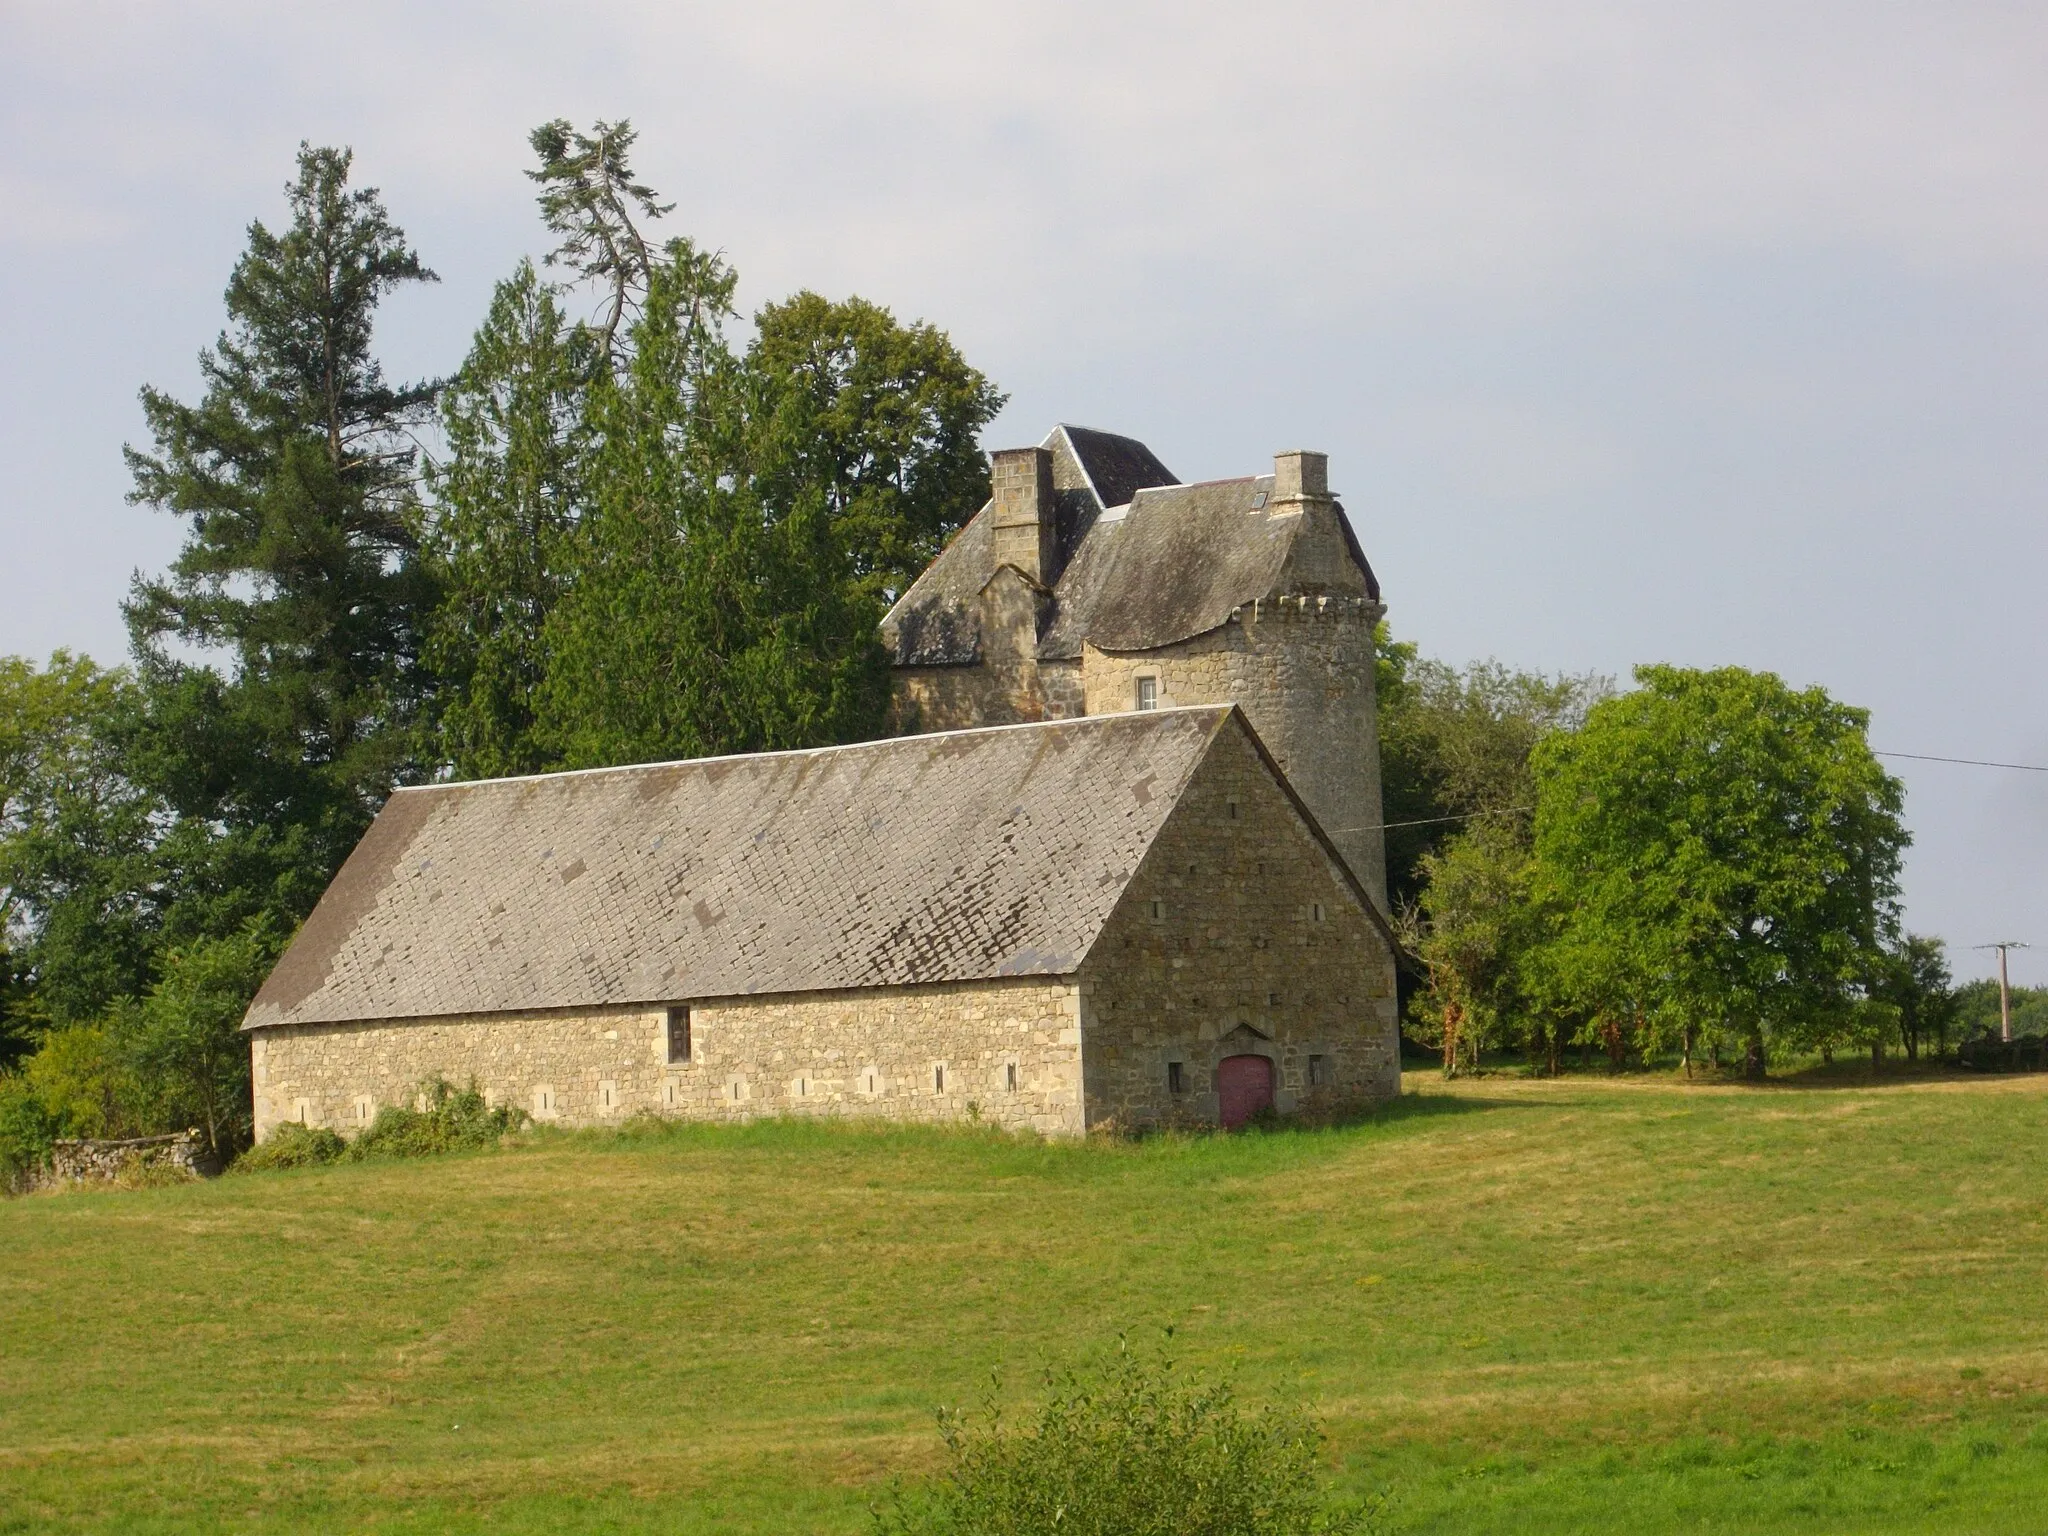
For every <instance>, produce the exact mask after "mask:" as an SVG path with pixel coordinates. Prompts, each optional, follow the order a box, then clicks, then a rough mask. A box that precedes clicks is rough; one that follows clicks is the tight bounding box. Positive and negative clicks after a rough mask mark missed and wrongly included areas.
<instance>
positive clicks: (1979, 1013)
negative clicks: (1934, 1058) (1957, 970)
mask: <svg viewBox="0 0 2048 1536" xmlns="http://www.w3.org/2000/svg"><path fill="white" fill-rule="evenodd" d="M2010 991H2011V1001H2012V1032H2013V1034H2015V1035H2048V987H2013V988H2011V989H2010ZM1999 1027H2000V1019H1999V1011H1998V982H1997V980H1996V978H1994V977H1989V976H1982V977H1979V978H1977V979H1976V980H1975V981H1966V982H1964V983H1963V984H1962V985H1961V986H1960V987H1957V988H1956V991H1955V1016H1954V1019H1953V1021H1952V1022H1951V1026H1950V1028H1951V1030H1952V1032H1953V1034H1954V1036H1955V1038H1956V1039H1958V1040H1968V1039H1970V1038H1972V1037H1974V1036H1977V1035H1993V1036H1995V1035H1997V1034H1998V1032H1999Z"/></svg>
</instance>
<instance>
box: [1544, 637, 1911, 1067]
mask: <svg viewBox="0 0 2048 1536" xmlns="http://www.w3.org/2000/svg"><path fill="white" fill-rule="evenodd" d="M1636 681H1637V683H1638V684H1639V685H1640V686H1639V688H1638V689H1637V690H1636V691H1635V692H1633V693H1628V694H1624V695H1622V696H1621V697H1619V698H1615V699H1610V700H1607V701H1605V702H1603V703H1601V704H1598V705H1596V706H1595V707H1594V708H1593V709H1592V710H1591V711H1590V712H1589V713H1588V715H1587V717H1586V721H1585V724H1584V725H1583V727H1582V728H1581V729H1580V730H1578V731H1576V732H1572V733H1558V734H1554V735H1551V736H1549V737H1546V738H1545V739H1544V740H1542V741H1541V742H1539V743H1538V745H1537V747H1536V749H1535V753H1534V755H1533V764H1534V769H1535V775H1536V781H1537V816H1536V844H1535V846H1536V856H1537V866H1536V869H1537V873H1536V893H1537V897H1538V899H1539V900H1541V901H1544V902H1546V903H1547V904H1549V905H1550V906H1551V907H1552V908H1553V910H1554V911H1555V912H1556V914H1557V919H1556V930H1555V933H1554V936H1553V938H1552V939H1551V940H1550V942H1549V944H1548V945H1547V950H1548V955H1547V966H1546V969H1547V972H1548V974H1549V976H1550V977H1551V978H1552V980H1553V984H1554V985H1555V987H1556V988H1557V990H1558V991H1559V992H1560V993H1562V994H1564V995H1566V996H1568V997H1569V998H1571V1000H1572V1001H1574V1002H1575V1003H1576V1004H1577V1005H1579V1006H1580V1007H1582V1008H1584V1009H1585V1010H1586V1011H1587V1012H1588V1013H1591V1014H1595V1015H1600V1016H1604V1017H1606V1018H1608V1019H1610V1020H1612V1019H1614V1018H1617V1017H1625V1016H1631V1015H1632V1016H1633V1017H1634V1018H1636V1019H1639V1020H1641V1021H1642V1025H1643V1027H1644V1028H1645V1029H1648V1030H1657V1029H1663V1030H1666V1031H1674V1032H1677V1033H1680V1034H1682V1035H1683V1037H1684V1038H1685V1039H1686V1040H1687V1041H1690V1040H1691V1038H1692V1034H1693V1032H1694V1031H1696V1030H1701V1029H1705V1030H1720V1029H1723V1028H1726V1029H1728V1030H1730V1031H1732V1032H1733V1033H1734V1034H1735V1035H1736V1036H1737V1038H1739V1039H1741V1040H1742V1041H1744V1042H1745V1043H1746V1045H1747V1047H1748V1053H1749V1063H1750V1069H1751V1070H1752V1071H1753V1072H1760V1071H1761V1070H1762V1067H1763V1063H1764V1060H1765V1056H1766V1052H1767V1050H1769V1049H1771V1048H1774V1047H1777V1046H1779V1045H1785V1044H1794V1043H1800V1042H1801V1041H1802V1040H1803V1039H1805V1038H1806V1034H1807V1032H1808V1031H1810V1030H1811V1029H1812V1028H1813V1027H1814V1025H1815V1023H1816V1021H1828V1020H1832V1019H1836V1018H1839V1017H1840V1015H1841V1013H1842V1012H1843V1010H1845V1009H1846V1008H1848V1006H1849V1005H1850V1004H1851V1003H1852V1002H1853V1001H1854V1000H1855V998H1856V997H1858V996H1859V995H1860V991H1861V987H1862V984H1863V982H1864V981H1865V979H1866V978H1868V977H1869V976H1870V975H1871V974H1872V973H1873V972H1874V971H1875V970H1876V969H1877V967H1878V966H1879V964H1880V963H1881V959H1882V945H1883V943H1884V942H1885V941H1886V940H1887V939H1888V938H1889V937H1890V936H1891V935H1892V934H1893V933H1895V932H1896V929H1897V905H1898V878H1899V866H1900V859H1901V855H1902V853H1903V850H1904V849H1905V847H1906V845H1907V842H1908V841H1909V839H1908V836H1907V833H1906V830H1905V828H1904V826H1903V825H1902V823H1901V821H1900V810H1901V806H1902V804H1903V791H1902V790H1901V788H1900V786H1899V783H1898V781H1897V780H1896V779H1894V778H1892V777H1891V776H1890V775H1889V774H1887V773H1886V772H1885V771H1884V770H1883V769H1882V768H1881V767H1880V766H1879V765H1878V762H1877V760H1876V758H1875V757H1873V756H1872V755H1871V752H1870V748H1869V745H1868V743H1867V742H1866V740H1865V737H1864V732H1865V728H1866V726H1867V724H1868V720H1869V717H1868V715H1867V714H1866V713H1865V712H1864V711H1862V710H1858V709H1851V708H1848V707H1847V706H1844V705H1841V704H1838V703H1836V702H1835V701H1834V700H1832V699H1830V698H1829V697H1828V696H1827V694H1826V693H1825V692H1823V691H1822V690H1821V689H1818V688H1810V689H1806V690H1803V691H1795V690H1793V689H1791V688H1788V687H1787V686H1786V685H1785V684H1784V683H1783V682H1781V681H1780V680H1779V679H1778V678H1776V677H1775V676H1772V675H1771V674H1769V673H1757V672H1748V671H1744V670H1742V669H1741V668H1736V667H1726V668H1721V669H1719V670H1716V671H1707V672H1702V671H1690V670H1686V669H1683V668H1677V667H1665V666H1651V667H1639V668H1638V669H1637V670H1636Z"/></svg>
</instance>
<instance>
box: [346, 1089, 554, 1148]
mask: <svg viewBox="0 0 2048 1536" xmlns="http://www.w3.org/2000/svg"><path fill="white" fill-rule="evenodd" d="M420 1097H421V1098H422V1099H423V1100H424V1101H425V1105H426V1107H425V1108H423V1109H406V1108H402V1107H400V1106H398V1105H392V1106H390V1107H389V1108H386V1109H381V1110H379V1111H378V1112H377V1118H376V1120H375V1121H373V1122H372V1123H371V1126H370V1128H369V1129H368V1130H367V1131H365V1132H363V1134H362V1135H360V1136H358V1137H357V1138H356V1139H355V1140H354V1141H353V1142H351V1143H350V1144H349V1148H348V1156H349V1159H350V1161H352V1162H361V1161H363V1160H364V1159H366V1158H373V1157H427V1156H431V1155H432V1154H434V1153H436V1152H462V1151H474V1150H478V1149H481V1148H484V1147H495V1146H496V1145H497V1144H498V1138H499V1137H501V1136H503V1135H504V1134H505V1133H506V1132H507V1131H511V1130H516V1129H518V1127H519V1126H520V1125H521V1124H522V1123H523V1122H524V1121H525V1119H526V1116H525V1115H524V1114H522V1113H521V1112H520V1111H518V1110H516V1109H514V1108H512V1107H511V1106H509V1105H502V1104H501V1105H499V1106H498V1107H497V1108H496V1109H493V1108H491V1106H490V1105H488V1104H486V1103H485V1102H484V1096H483V1094H482V1093H480V1092H479V1091H478V1090H477V1086H476V1084H474V1083H471V1084H470V1085H469V1086H468V1087H467V1088H461V1089H458V1088H456V1087H455V1086H454V1085H453V1084H451V1083H449V1082H448V1081H446V1080H445V1079H443V1078H435V1079H434V1080H433V1081H431V1082H429V1083H426V1084H424V1085H423V1086H422V1087H421V1089H420Z"/></svg>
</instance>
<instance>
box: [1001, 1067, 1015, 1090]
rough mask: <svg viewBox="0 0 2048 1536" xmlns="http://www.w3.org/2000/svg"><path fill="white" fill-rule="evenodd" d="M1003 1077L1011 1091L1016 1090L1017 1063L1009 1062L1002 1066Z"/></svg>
mask: <svg viewBox="0 0 2048 1536" xmlns="http://www.w3.org/2000/svg"><path fill="white" fill-rule="evenodd" d="M1003 1077H1004V1079H1005V1081H1006V1083H1007V1084H1008V1087H1009V1090H1010V1092H1012V1093H1015V1092H1016V1091H1017V1063H1015V1062H1014V1061H1013V1062H1011V1063H1010V1064H1009V1065H1008V1066H1006V1067H1004V1068H1003Z"/></svg>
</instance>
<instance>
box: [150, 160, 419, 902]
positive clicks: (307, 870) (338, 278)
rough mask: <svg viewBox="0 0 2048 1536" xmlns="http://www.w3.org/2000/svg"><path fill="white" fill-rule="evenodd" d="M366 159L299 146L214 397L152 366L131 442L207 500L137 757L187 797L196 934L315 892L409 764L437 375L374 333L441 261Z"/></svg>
mask: <svg viewBox="0 0 2048 1536" xmlns="http://www.w3.org/2000/svg"><path fill="white" fill-rule="evenodd" d="M349 170H350V155H349V152H348V151H346V150H337V149H315V148H312V147H309V146H301V148H300V151H299V160H298V176H297V179H296V180H295V181H294V182H293V184H292V185H291V186H290V187H288V188H287V193H286V195H287V198H288V200H289V203H290V209H291V221H290V224H289V226H288V227H287V228H286V229H285V230H284V231H283V232H282V233H273V232H272V231H270V230H269V229H267V228H266V227H265V226H264V225H263V224H261V223H254V224H252V225H251V226H250V229H249V243H248V249H247V250H246V252H245V253H244V254H243V256H242V258H241V259H240V261H238V262H237V263H236V266H235V270H234V274H233V276H232V277H231V279H230V280H229V283H228V289H227V295H226V302H227V310H228V320H229V328H228V330H227V331H226V332H225V333H224V334H223V335H222V336H221V337H220V339H219V341H218V342H217V343H216V344H215V345H214V346H213V347H212V348H210V349H209V350H207V351H205V352H203V353H202V354H201V356H200V369H201V373H202V376H203V378H204V380H205V386H206V387H205V393H204V395H203V397H202V398H201V400H200V401H199V403H198V404H196V405H187V404H184V403H182V402H180V401H177V400H175V399H173V398H171V397H170V396H169V395H167V394H165V393H163V392H162V391H159V390H155V389H145V390H144V391H143V392H142V403H143V413H144V416H145V418H146V419H147V421H148V424H149V429H150V433H151V436H152V438H153V439H154V450H153V451H152V452H149V453H144V452H140V451H137V450H135V449H129V450H127V458H128V464H129V467H130V469H131V471H132V472H133V475H134V480H135V488H134V491H133V493H132V496H131V499H132V500H134V501H137V502H144V503H147V504H149V505H151V506H154V507H158V508H160V509H162V510H165V511H168V512H171V513H173V514H174V515H176V516H178V517H180V518H183V519H185V520H186V522H187V533H186V539H185V543H184V546H183V548H182V549H181V550H180V551H179V554H178V556H177V559H176V560H175V561H174V562H173V564H172V567H171V570H170V572H169V573H168V575H167V576H165V577H162V578H150V579H144V578H138V579H137V581H136V583H135V587H134V591H133V594H132V596H131V598H130V600H129V602H128V604H127V615H128V622H129V629H130V632H131V635H132V637H133V641H134V645H135V649H136V654H137V656H138V658H140V661H141V664H142V668H143V676H144V682H145V684H146V685H147V700H148V708H147V711H146V717H145V719H144V720H143V721H142V722H141V724H140V727H139V729H138V730H137V731H136V732H135V733H134V736H133V740H132V748H133V750H132V751H131V753H130V756H129V762H128V767H129V771H130V773H131V776H132V777H134V778H135V779H136V780H137V781H139V782H141V783H143V784H145V785H147V786H148V787H149V788H151V789H152V790H153V791H154V792H156V793H157V794H159V795H160V796H161V797H162V798H163V799H164V800H165V801H166V802H167V803H168V804H169V806H170V807H171V809H172V810H173V811H174V812H175V813H176V814H177V816H178V818H179V822H180V825H179V827H178V828H177V829H176V831H175V832H174V833H173V834H172V836H171V838H170V839H169V840H168V841H169V842H170V843H171V844H172V862H173V863H174V864H175V866H176V867H177V868H178V869H179V870H180V871H182V872H184V880H185V883H186V887H187V888H186V889H185V890H184V891H181V892H178V893H176V895H177V899H184V898H186V897H188V896H189V897H190V898H191V899H193V900H194V901H196V902H197V903H198V906H199V912H198V914H197V915H196V916H195V919H194V920H193V921H192V922H191V923H189V924H187V925H186V932H187V933H188V934H198V933H211V934H220V933H225V932H230V931H232V930H233V929H234V928H236V927H238V926H239V925H240V923H241V922H242V921H243V920H244V919H246V918H248V917H249V916H252V915H255V914H257V913H265V912H267V913H272V914H274V915H276V916H277V917H278V918H279V919H280V920H281V921H284V922H287V923H288V922H289V921H292V920H295V919H296V918H298V917H300V916H302V915H303V914H304V912H305V910H306V908H307V907H308V906H310V904H311V900H312V899H313V897H314V896H316V895H317V893H318V891H319V890H320V888H321V887H322V886H324V884H325V883H326V880H327V878H328V876H329V875H331V874H332V872H333V870H334V869H335V867H336V866H337V865H338V864H339V862H340V860H341V859H342V857H343V856H344V855H345V854H346V853H347V851H348V849H349V848H350V847H351V846H352V845H353V843H354V841H355V839H356V837H357V836H358V835H359V834H360V833H361V831H362V828H363V826H364V825H365V823H366V822H367V820H368V818H369V816H370V814H371V813H372V812H373V811H374V810H375V808H376V806H377V804H378V803H379V801H381V799H382V798H383V796H384V795H385V794H386V793H387V792H388V790H389V789H390V787H391V785H392V784H393V783H394V782H395V781H397V780H399V779H401V778H403V777H405V776H406V775H407V774H408V772H409V771H410V764H409V753H410V751H411V749H412V743H413V728H412V723H411V722H412V719H413V717H414V716H415V714H416V713H417V712H418V710H419V707H420V704H421V700H422V696H423V694H424V692H425V690H426V687H427V681H428V680H427V678H426V676H425V674H424V671H423V669H422V666H421V661H420V649H421V642H422V637H423V627H424V625H425V623H426V622H427V620H428V617H429V615H430V614H431V613H432V611H433V607H434V601H435V592H434V585H433V582H432V579H431V575H430V573H429V571H428V569H427V567H426V565H425V564H424V562H423V561H422V560H421V559H420V558H419V550H418V537H417V536H418V529H419V513H418V507H417V502H416V498H415V495H414V491H413V482H414V474H415V457H416V455H415V449H414V446H413V433H414V432H415V431H416V430H417V429H418V428H419V427H420V426H421V425H422V424H423V423H424V422H425V421H426V420H427V419H428V418H429V416H430V412H431V406H432V401H433V396H434V392H435V388H436V386H434V385H432V384H424V383H423V384H398V385H395V384H391V383H389V382H387V381H386V379H385V378H384V375H383V372H382V369H381V368H380V367H379V365H378V363H377V361H376V359H375V357H374V356H373V355H372V352H371V336H372V329H373V322H374V319H375V315H376V310H377V307H378V305H379V303H380V302H381V301H382V299H383V298H384V297H385V296H386V295H388V294H389V293H391V292H392V291H393V290H395V289H397V288H400V287H403V286H405V285H408V284H412V283H418V282H428V281H432V280H433V274H432V273H431V272H429V271H428V270H427V269H426V268H425V267H424V266H423V265H422V264H421V263H420V260H419V258H418V256H417V255H415V254H414V252H413V251H412V250H411V248H410V247H409V246H408V245H407V244H406V241H405V236H404V234H403V233H402V232H401V231H400V230H399V229H398V227H397V226H396V225H395V224H393V223H392V222H391V220H390V218H389V217H388V215H387V214H386V213H385V210H384V207H383V204H382V202H381V201H380V200H379V198H378V196H377V194H376V192H375V191H373V190H351V189H350V187H349V184H348V182H349ZM174 645H175V646H178V647H196V648H199V649H200V650H202V651H204V650H215V651H225V652H226V653H227V656H228V658H229V661H230V663H231V667H230V670H228V671H227V672H225V673H223V672H220V671H216V670H215V669H213V668H212V667H208V666H201V665H198V664H195V663H193V662H191V661H188V660H185V659H182V657H181V656H180V654H178V653H177V652H176V651H174V649H173V646H174Z"/></svg>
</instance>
